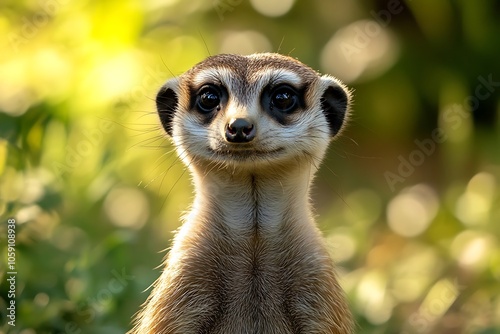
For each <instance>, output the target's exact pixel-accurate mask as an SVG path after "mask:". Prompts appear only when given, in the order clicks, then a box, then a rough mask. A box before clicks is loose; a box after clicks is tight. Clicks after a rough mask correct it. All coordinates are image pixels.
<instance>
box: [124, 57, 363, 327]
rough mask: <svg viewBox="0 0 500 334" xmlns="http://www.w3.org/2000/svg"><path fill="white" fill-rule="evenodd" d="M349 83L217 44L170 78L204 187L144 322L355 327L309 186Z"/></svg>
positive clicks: (344, 110) (343, 113)
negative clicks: (215, 50) (221, 50)
mask: <svg viewBox="0 0 500 334" xmlns="http://www.w3.org/2000/svg"><path fill="white" fill-rule="evenodd" d="M350 100H351V94H350V91H349V90H348V89H347V88H346V87H345V86H344V85H343V84H342V83H341V82H340V81H339V80H337V79H336V78H334V77H331V76H328V75H320V74H318V73H317V72H316V71H314V70H312V69H311V68H310V67H308V66H306V65H304V64H303V63H301V62H300V61H298V60H296V59H294V58H291V57H288V56H283V55H279V54H273V53H263V54H253V55H249V56H240V55H230V54H224V55H216V56H211V57H209V58H207V59H205V60H204V61H202V62H200V63H198V64H197V65H195V66H194V67H193V68H191V69H190V70H188V71H187V72H185V73H184V74H182V75H181V76H180V77H177V78H174V79H171V80H169V81H167V82H166V84H165V85H164V86H163V87H161V89H160V91H159V92H158V94H157V97H156V105H157V110H158V114H159V118H160V121H161V125H162V126H163V129H164V130H165V132H166V134H168V136H169V137H171V139H172V140H173V143H174V145H175V147H176V149H177V152H178V155H179V157H180V158H181V159H182V160H183V162H184V163H185V164H186V166H187V168H188V169H189V170H190V172H191V175H192V180H193V184H194V188H195V198H194V203H193V204H192V208H191V210H190V211H189V212H188V213H187V214H186V215H185V217H184V222H183V224H182V226H181V227H180V229H179V231H178V232H177V234H176V236H175V238H174V240H173V243H172V246H171V250H170V252H169V253H168V255H167V257H166V261H165V269H164V270H163V272H162V274H161V276H160V277H159V279H158V280H157V281H156V282H155V283H154V287H153V290H152V292H151V294H150V296H149V298H148V299H147V301H146V302H145V304H144V306H143V308H142V310H141V311H140V312H139V314H138V316H137V318H136V323H135V326H134V328H133V329H132V330H131V331H130V332H129V333H134V334H153V333H154V334H190V333H193V334H194V333H196V334H201V333H204V334H239V333H245V334H246V333H249V334H250V333H252V334H272V333H276V334H285V333H307V334H312V333H335V334H348V333H352V332H353V320H352V316H351V313H350V311H349V307H348V303H347V301H346V297H345V296H344V292H343V291H342V289H341V287H340V285H339V282H338V280H337V277H336V274H335V269H334V265H333V262H332V260H331V258H330V256H329V253H328V251H327V248H326V246H325V243H324V241H323V238H322V236H321V233H320V231H319V229H318V228H317V227H316V225H315V222H314V217H313V213H312V208H311V203H310V197H309V189H310V185H311V182H312V179H313V176H314V174H315V172H316V170H317V169H318V166H319V165H320V162H321V161H322V159H323V156H324V154H325V151H326V149H327V147H328V145H329V142H330V141H331V140H332V138H334V137H336V136H338V135H339V133H340V132H341V130H342V129H343V127H344V125H345V123H346V120H347V117H348V113H349V105H350Z"/></svg>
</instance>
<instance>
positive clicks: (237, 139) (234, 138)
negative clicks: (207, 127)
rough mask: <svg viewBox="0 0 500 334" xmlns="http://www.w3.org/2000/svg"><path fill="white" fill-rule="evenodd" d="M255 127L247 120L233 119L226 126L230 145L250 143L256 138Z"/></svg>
mask: <svg viewBox="0 0 500 334" xmlns="http://www.w3.org/2000/svg"><path fill="white" fill-rule="evenodd" d="M255 132H256V130H255V126H254V125H253V124H252V122H250V121H249V120H248V119H246V118H233V119H231V120H230V121H229V122H228V123H227V124H226V140H227V141H228V142H230V143H248V142H250V141H252V140H253V139H254V138H255Z"/></svg>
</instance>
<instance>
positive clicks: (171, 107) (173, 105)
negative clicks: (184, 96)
mask: <svg viewBox="0 0 500 334" xmlns="http://www.w3.org/2000/svg"><path fill="white" fill-rule="evenodd" d="M178 90H179V79H178V78H174V79H170V80H168V81H167V82H166V83H165V84H164V85H163V86H162V87H161V88H160V91H159V92H158V94H156V109H157V110H158V115H159V116H160V121H161V125H162V126H163V128H164V129H165V131H166V132H167V134H168V135H169V136H172V130H173V129H172V123H173V120H174V114H175V111H176V110H177V105H178V103H179V98H178Z"/></svg>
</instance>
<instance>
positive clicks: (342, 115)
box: [320, 75, 351, 137]
mask: <svg viewBox="0 0 500 334" xmlns="http://www.w3.org/2000/svg"><path fill="white" fill-rule="evenodd" d="M320 81H321V84H320V85H321V89H322V90H321V91H322V92H323V94H322V96H321V108H322V109H323V113H324V114H325V116H326V119H327V121H328V125H329V127H330V134H331V136H332V137H334V136H335V135H336V134H337V133H339V131H340V130H341V129H342V126H343V125H344V124H345V122H346V119H347V115H348V112H349V105H350V102H351V93H350V91H349V89H348V88H347V87H345V86H344V84H342V83H341V82H340V81H339V80H338V79H336V78H334V77H331V76H329V75H323V76H321V78H320Z"/></svg>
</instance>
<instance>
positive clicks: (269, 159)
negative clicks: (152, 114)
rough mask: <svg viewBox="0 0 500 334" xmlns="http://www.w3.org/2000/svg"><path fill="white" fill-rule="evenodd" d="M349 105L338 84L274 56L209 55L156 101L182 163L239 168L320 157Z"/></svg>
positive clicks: (170, 83) (167, 86)
mask: <svg viewBox="0 0 500 334" xmlns="http://www.w3.org/2000/svg"><path fill="white" fill-rule="evenodd" d="M349 102H350V94H349V91H348V90H347V89H346V88H345V86H343V85H342V84H341V83H340V82H339V81H338V80H337V79H335V78H333V77H330V76H320V75H319V74H318V73H316V72H315V71H314V70H312V69H311V68H309V67H308V66H306V65H304V64H302V63H301V62H299V61H297V60H295V59H293V58H290V57H287V56H282V55H279V54H254V55H250V56H239V55H217V56H213V57H209V58H207V59H206V60H204V61H202V62H201V63H199V64H197V65H196V66H194V67H193V68H191V69H190V70H189V71H187V72H186V73H184V74H183V75H181V76H180V77H178V78H175V79H171V80H169V81H168V82H167V83H166V84H165V85H164V86H163V87H162V88H161V89H160V91H159V93H158V95H157V98H156V104H157V108H158V113H159V116H160V119H161V123H162V125H163V128H164V129H165V131H166V132H167V133H168V134H169V135H170V136H171V137H172V138H173V140H174V142H175V144H176V146H177V149H178V152H179V154H180V156H181V158H182V159H183V160H184V161H185V162H186V163H188V164H190V163H194V164H196V163H207V162H208V163H211V162H215V163H218V165H219V166H222V165H230V166H242V167H249V166H250V167H258V166H266V165H270V164H273V163H279V162H286V161H289V160H300V159H304V158H305V159H309V160H310V159H314V160H320V159H321V158H322V157H323V154H324V152H325V150H326V148H327V146H328V143H329V141H330V139H331V138H333V137H334V136H336V135H337V134H338V133H339V132H340V131H341V129H342V127H343V125H344V124H345V121H346V117H347V113H348V108H349ZM317 162H319V161H317Z"/></svg>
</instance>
